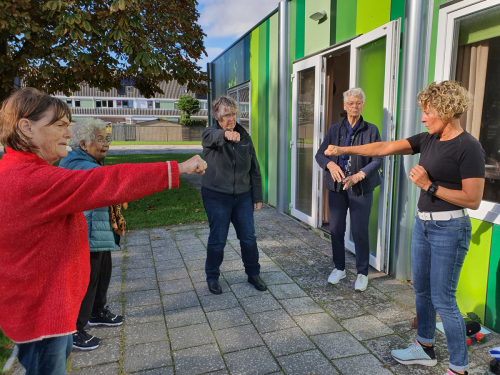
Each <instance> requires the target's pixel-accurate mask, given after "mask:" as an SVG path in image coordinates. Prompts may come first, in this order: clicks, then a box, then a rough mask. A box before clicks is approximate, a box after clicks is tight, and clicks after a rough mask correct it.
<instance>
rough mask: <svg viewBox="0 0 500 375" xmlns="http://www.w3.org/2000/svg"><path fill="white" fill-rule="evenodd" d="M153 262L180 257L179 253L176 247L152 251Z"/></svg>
mask: <svg viewBox="0 0 500 375" xmlns="http://www.w3.org/2000/svg"><path fill="white" fill-rule="evenodd" d="M154 258H155V262H166V261H167V260H173V259H181V258H182V256H181V253H179V251H177V249H175V250H172V251H162V252H155V253H154Z"/></svg>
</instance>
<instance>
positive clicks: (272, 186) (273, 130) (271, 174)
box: [267, 14, 284, 206]
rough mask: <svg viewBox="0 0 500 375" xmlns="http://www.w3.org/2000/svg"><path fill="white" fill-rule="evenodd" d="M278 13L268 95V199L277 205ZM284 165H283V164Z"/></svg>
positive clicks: (273, 28) (271, 46)
mask: <svg viewBox="0 0 500 375" xmlns="http://www.w3.org/2000/svg"><path fill="white" fill-rule="evenodd" d="M278 21H279V17H278V14H275V15H274V16H272V17H271V19H270V25H269V96H268V107H269V117H268V124H269V127H268V138H269V142H268V151H267V152H268V158H267V164H268V175H267V180H268V187H267V201H268V203H270V204H272V205H273V206H276V200H277V196H276V195H277V189H278V164H279V163H278V106H277V103H278V32H279V30H278ZM281 167H282V168H283V167H284V166H283V165H282V166H281Z"/></svg>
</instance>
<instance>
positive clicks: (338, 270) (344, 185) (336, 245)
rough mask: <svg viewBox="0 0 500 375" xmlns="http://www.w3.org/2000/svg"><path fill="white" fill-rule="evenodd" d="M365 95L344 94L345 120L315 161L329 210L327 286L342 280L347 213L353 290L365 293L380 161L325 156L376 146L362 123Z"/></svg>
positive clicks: (376, 137) (374, 132) (373, 130)
mask: <svg viewBox="0 0 500 375" xmlns="http://www.w3.org/2000/svg"><path fill="white" fill-rule="evenodd" d="M364 108H365V93H364V92H363V90H361V89H360V88H352V89H350V90H348V91H346V92H344V109H345V110H346V111H347V117H346V118H345V119H344V120H343V121H342V122H339V123H338V124H334V125H332V126H331V127H330V129H329V130H328V133H327V134H326V136H325V139H324V140H323V143H322V144H321V146H320V148H319V149H318V152H317V153H316V161H317V162H318V164H319V165H320V167H321V168H323V169H324V170H325V172H324V181H325V186H326V188H327V189H328V190H329V191H328V202H329V203H328V204H329V208H330V233H331V236H332V252H333V262H334V264H335V268H334V269H333V271H332V273H331V274H330V276H329V277H328V282H329V283H331V284H337V283H338V282H339V281H340V280H342V279H343V278H345V277H346V272H345V244H344V236H345V229H346V217H347V209H350V214H351V230H352V236H353V239H354V246H355V249H356V268H357V271H358V277H357V279H356V283H355V285H354V289H355V290H358V291H364V290H366V288H367V286H368V265H369V259H370V246H369V240H368V224H369V219H370V211H371V207H372V203H373V190H374V189H375V188H376V187H377V186H379V185H380V183H381V178H380V175H379V174H378V170H379V168H380V166H381V164H382V158H371V157H360V156H350V155H342V156H339V157H334V156H333V157H332V156H330V157H328V156H325V150H326V149H327V148H328V146H329V145H336V146H351V145H364V144H368V143H373V142H380V134H379V131H378V128H377V127H376V126H375V125H373V124H370V123H368V122H366V121H364V120H363V117H362V116H361V112H362V111H363V109H364Z"/></svg>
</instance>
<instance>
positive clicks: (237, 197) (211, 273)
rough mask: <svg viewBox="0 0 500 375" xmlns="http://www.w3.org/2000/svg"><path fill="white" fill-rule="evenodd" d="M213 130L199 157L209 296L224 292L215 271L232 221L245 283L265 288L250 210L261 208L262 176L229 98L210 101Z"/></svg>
mask: <svg viewBox="0 0 500 375" xmlns="http://www.w3.org/2000/svg"><path fill="white" fill-rule="evenodd" d="M212 106H213V109H212V113H213V116H214V118H215V119H216V120H217V124H216V125H215V126H211V127H208V128H206V129H205V130H204V131H203V135H202V146H203V155H204V158H205V161H206V162H207V164H208V165H210V168H208V169H207V171H206V174H205V175H203V178H202V184H201V185H202V187H201V196H202V198H203V205H204V206H205V210H206V212H207V216H208V221H209V223H210V235H209V237H208V245H207V260H206V263H205V272H206V275H207V278H206V280H207V284H208V289H209V290H210V292H212V293H214V294H220V293H222V289H221V287H220V284H219V276H220V271H219V267H220V265H221V264H222V260H223V259H224V247H225V245H226V241H227V235H228V232H229V224H230V223H233V226H234V229H235V230H236V235H237V236H238V239H239V241H240V247H241V257H242V259H243V264H244V266H245V272H246V274H247V275H248V282H249V283H250V284H252V285H253V286H254V287H255V288H256V289H257V290H260V291H264V290H266V289H267V288H266V286H265V285H264V283H263V282H262V280H261V279H260V277H259V273H260V264H259V251H258V249H257V239H256V237H255V227H254V218H253V211H257V210H260V208H261V206H262V178H261V175H260V168H259V162H258V161H257V156H256V155H255V149H254V147H253V143H252V139H251V138H250V135H249V134H248V133H247V131H246V130H245V129H244V128H243V127H242V126H241V125H240V124H238V123H236V118H237V114H238V104H237V103H236V101H235V100H234V99H232V98H230V97H228V96H221V97H220V98H218V99H217V100H214V102H213V103H212Z"/></svg>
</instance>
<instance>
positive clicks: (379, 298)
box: [350, 286, 389, 306]
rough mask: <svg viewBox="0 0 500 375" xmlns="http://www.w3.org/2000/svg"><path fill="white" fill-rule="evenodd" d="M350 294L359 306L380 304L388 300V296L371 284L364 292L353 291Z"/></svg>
mask: <svg viewBox="0 0 500 375" xmlns="http://www.w3.org/2000/svg"><path fill="white" fill-rule="evenodd" d="M350 296H351V298H352V300H353V301H355V302H356V303H357V304H358V305H360V306H369V305H375V304H381V303H384V302H388V301H389V297H387V296H386V295H385V294H384V293H381V292H379V291H378V290H377V289H375V288H373V287H372V286H369V287H368V288H367V289H366V290H365V291H364V292H358V291H354V292H353V293H352V294H350Z"/></svg>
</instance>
